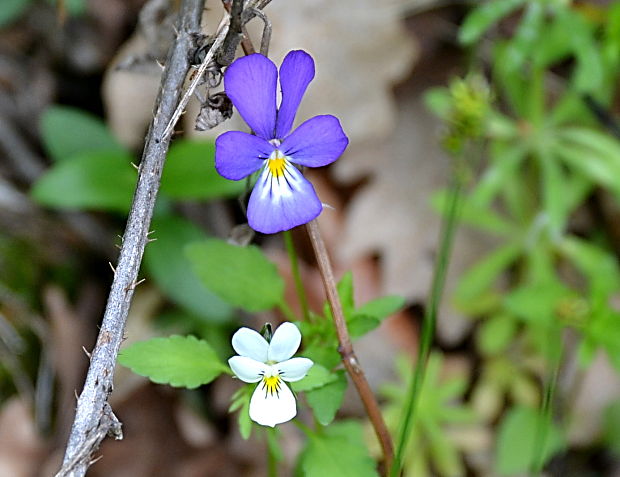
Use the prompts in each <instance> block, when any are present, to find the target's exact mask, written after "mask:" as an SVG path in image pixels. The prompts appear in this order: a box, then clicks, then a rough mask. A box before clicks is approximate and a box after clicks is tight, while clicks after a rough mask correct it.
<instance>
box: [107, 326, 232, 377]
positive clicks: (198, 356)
mask: <svg viewBox="0 0 620 477" xmlns="http://www.w3.org/2000/svg"><path fill="white" fill-rule="evenodd" d="M118 362H119V363H120V364H122V365H123V366H126V367H128V368H131V370H132V371H133V372H134V373H136V374H139V375H140V376H146V377H148V378H149V379H150V380H151V381H153V382H154V383H158V384H169V385H171V386H175V387H185V388H189V389H194V388H197V387H198V386H201V385H203V384H207V383H210V382H211V381H213V380H214V379H215V378H217V377H218V376H219V375H220V374H221V373H223V372H228V367H226V366H224V364H223V363H222V362H221V361H220V360H219V358H218V357H217V354H216V353H215V351H214V350H213V348H211V345H209V343H207V342H206V341H203V340H199V339H197V338H196V337H194V336H178V335H173V336H170V337H169V338H153V339H150V340H147V341H140V342H137V343H134V344H132V345H130V346H128V347H127V348H125V349H124V350H122V351H121V352H120V354H119V357H118Z"/></svg>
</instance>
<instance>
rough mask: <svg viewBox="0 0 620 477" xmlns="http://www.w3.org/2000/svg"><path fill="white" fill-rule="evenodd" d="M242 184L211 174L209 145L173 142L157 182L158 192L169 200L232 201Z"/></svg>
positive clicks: (212, 156)
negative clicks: (220, 199)
mask: <svg viewBox="0 0 620 477" xmlns="http://www.w3.org/2000/svg"><path fill="white" fill-rule="evenodd" d="M244 188H245V181H229V180H228V179H224V178H223V177H222V176H220V175H219V174H218V173H217V171H216V170H215V146H214V145H213V143H212V142H204V141H203V142H197V141H175V142H174V143H173V145H172V147H171V148H170V152H169V153H168V158H167V159H166V166H165V167H164V171H163V174H162V178H161V191H162V192H163V193H164V194H166V195H167V196H168V197H170V198H172V199H212V198H217V197H234V196H237V195H239V194H241V192H243V190H244Z"/></svg>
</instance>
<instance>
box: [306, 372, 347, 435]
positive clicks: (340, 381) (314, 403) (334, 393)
mask: <svg viewBox="0 0 620 477" xmlns="http://www.w3.org/2000/svg"><path fill="white" fill-rule="evenodd" d="M336 376H337V377H336V380H335V381H333V382H331V383H328V384H326V385H325V386H321V387H320V388H316V389H313V390H311V391H308V392H306V400H307V401H308V404H309V405H310V407H311V408H312V412H313V413H314V417H316V419H317V420H318V421H319V422H320V423H321V424H322V425H324V426H327V425H328V424H330V423H331V422H332V421H333V420H334V417H336V412H338V409H340V406H341V405H342V400H343V398H344V392H345V391H346V389H347V379H346V377H345V376H344V372H343V371H340V372H338V373H337V375H336Z"/></svg>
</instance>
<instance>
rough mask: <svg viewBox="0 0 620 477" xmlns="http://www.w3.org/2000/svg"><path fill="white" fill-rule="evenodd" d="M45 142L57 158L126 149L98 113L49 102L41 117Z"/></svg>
mask: <svg viewBox="0 0 620 477" xmlns="http://www.w3.org/2000/svg"><path fill="white" fill-rule="evenodd" d="M41 135H42V137H43V144H44V145H45V149H47V152H48V153H49V155H50V156H51V157H52V159H54V160H55V161H64V160H65V159H70V158H72V157H73V156H75V155H77V154H79V155H85V154H88V153H92V152H95V151H114V152H117V153H125V154H126V151H125V149H124V148H123V147H122V146H121V145H120V144H119V143H118V141H117V140H116V139H115V138H114V136H112V134H111V133H110V131H109V130H108V128H107V126H106V125H105V123H104V122H103V121H102V120H101V119H99V118H98V117H96V116H94V115H92V114H90V113H87V112H85V111H82V110H80V109H76V108H70V107H67V106H50V107H49V108H47V109H46V110H45V112H44V113H43V115H42V117H41Z"/></svg>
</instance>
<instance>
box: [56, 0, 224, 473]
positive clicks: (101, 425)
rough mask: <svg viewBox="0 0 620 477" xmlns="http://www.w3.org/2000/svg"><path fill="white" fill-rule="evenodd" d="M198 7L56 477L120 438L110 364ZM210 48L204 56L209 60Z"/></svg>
mask: <svg viewBox="0 0 620 477" xmlns="http://www.w3.org/2000/svg"><path fill="white" fill-rule="evenodd" d="M203 9H204V0H184V1H183V3H182V5H181V9H180V13H179V21H178V23H177V31H178V34H177V37H176V39H175V41H174V43H173V45H172V47H171V49H170V52H169V54H168V59H167V61H166V65H165V70H164V74H163V77H162V82H161V88H160V92H159V96H158V98H157V101H156V107H155V115H154V118H153V121H152V122H151V126H150V128H149V132H148V135H147V140H146V145H145V148H144V154H143V156H142V162H141V164H140V169H139V172H140V173H139V177H138V184H137V186H136V192H135V194H134V198H133V203H132V205H131V211H130V213H129V218H128V220H127V227H126V230H125V234H124V236H123V244H122V247H121V251H120V256H119V260H118V264H117V267H116V273H115V275H114V281H113V282H112V287H111V289H110V295H109V297H108V303H107V306H106V310H105V314H104V317H103V321H102V323H101V329H100V332H99V337H98V339H97V344H96V345H95V348H94V349H93V352H92V355H91V362H90V367H89V369H88V375H87V377H86V382H85V384H84V388H83V390H82V393H81V395H80V397H79V399H78V404H77V409H76V414H75V419H74V421H73V426H72V429H71V435H70V437H69V441H68V444H67V448H66V451H65V456H64V460H63V466H62V468H61V470H60V471H59V472H58V473H57V474H56V475H57V477H65V476H71V477H80V476H83V475H84V474H85V473H86V470H87V469H88V467H89V465H90V464H91V463H92V454H93V452H95V451H96V450H97V448H98V447H99V444H100V443H101V441H102V440H103V439H104V437H105V436H106V435H112V436H114V437H116V438H117V439H119V438H121V437H122V433H121V432H120V422H119V421H118V419H116V416H114V414H113V413H112V409H111V408H110V406H109V404H108V402H107V399H108V396H109V394H110V393H111V392H112V379H113V375H114V366H115V363H116V357H117V355H118V350H119V347H120V345H121V342H122V340H123V331H124V328H125V321H126V319H127V314H128V312H129V306H130V303H131V299H132V297H133V291H134V286H133V284H135V283H136V281H137V276H138V271H139V269H140V263H141V261H142V255H143V253H144V247H145V246H146V243H147V241H148V232H149V226H150V223H151V217H152V215H153V209H154V207H155V200H156V198H157V192H158V189H159V182H160V178H161V173H162V170H163V166H164V161H165V158H166V153H167V152H168V146H169V143H170V137H171V134H170V132H171V131H172V128H173V127H174V122H173V116H174V114H175V111H176V109H177V107H178V105H179V100H180V97H181V93H182V91H183V84H184V82H185V78H186V76H187V73H188V71H189V69H190V66H191V65H190V58H191V54H190V53H191V52H192V50H193V49H194V48H195V38H196V37H197V36H198V35H199V34H200V31H201V28H200V21H201V17H202V13H203ZM213 47H216V45H214V46H213ZM213 47H212V50H213ZM212 50H211V51H210V52H209V54H208V55H207V56H208V57H209V56H213V51H212ZM177 119H178V118H177Z"/></svg>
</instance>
